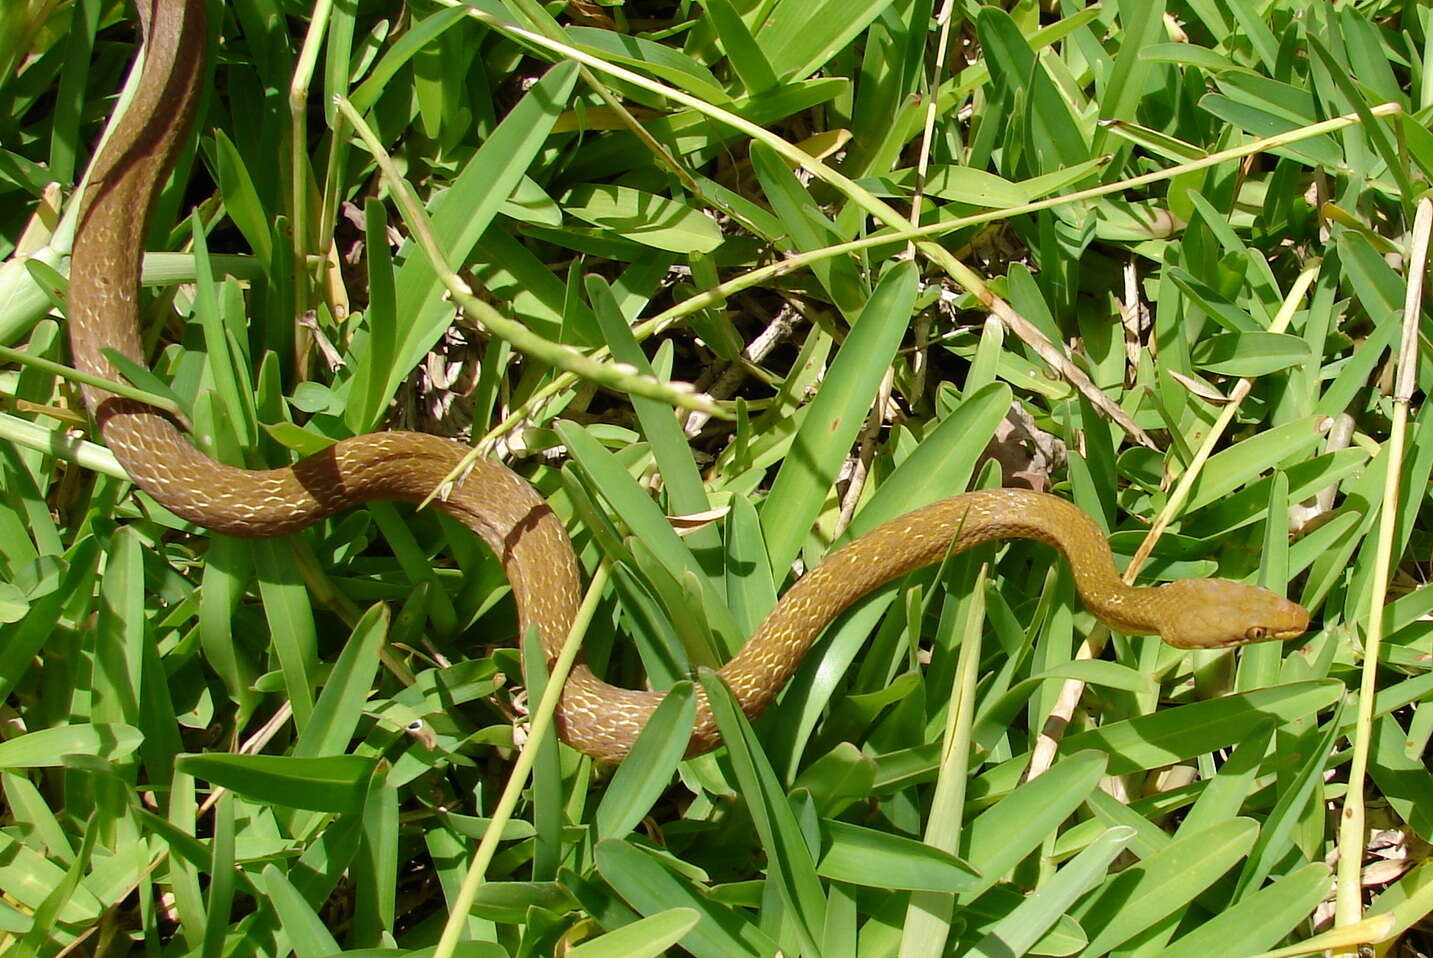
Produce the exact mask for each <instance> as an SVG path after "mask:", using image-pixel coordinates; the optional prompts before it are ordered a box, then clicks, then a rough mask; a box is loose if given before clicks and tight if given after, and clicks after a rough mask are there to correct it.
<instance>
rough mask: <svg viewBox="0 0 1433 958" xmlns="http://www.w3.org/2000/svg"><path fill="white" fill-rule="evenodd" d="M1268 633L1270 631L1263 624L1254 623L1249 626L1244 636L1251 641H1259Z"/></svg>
mask: <svg viewBox="0 0 1433 958" xmlns="http://www.w3.org/2000/svg"><path fill="white" fill-rule="evenodd" d="M1268 634H1269V633H1268V631H1267V630H1266V629H1265V628H1264V627H1263V626H1262V625H1253V626H1250V627H1249V631H1248V632H1245V633H1244V638H1246V639H1248V640H1249V641H1250V642H1258V641H1260V640H1262V639H1263V638H1264V637H1265V636H1267V635H1268Z"/></svg>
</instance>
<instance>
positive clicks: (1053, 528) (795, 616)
mask: <svg viewBox="0 0 1433 958" xmlns="http://www.w3.org/2000/svg"><path fill="white" fill-rule="evenodd" d="M1002 539H1031V540H1034V541H1036V542H1043V543H1045V544H1046V545H1050V546H1053V547H1054V548H1055V549H1058V550H1059V551H1060V552H1061V553H1062V554H1063V555H1064V556H1065V557H1066V558H1067V559H1068V560H1069V562H1070V566H1071V568H1072V569H1073V571H1074V576H1075V588H1076V590H1077V591H1078V592H1079V594H1080V598H1081V600H1082V601H1083V602H1084V604H1085V606H1086V607H1087V608H1088V609H1089V610H1090V611H1091V612H1093V613H1094V614H1095V616H1096V617H1098V618H1099V619H1100V620H1101V621H1102V622H1104V623H1105V624H1106V625H1108V626H1110V627H1111V628H1114V629H1117V630H1119V631H1120V632H1123V633H1126V634H1129V635H1150V634H1154V633H1156V632H1158V631H1159V618H1158V613H1159V608H1158V605H1159V603H1158V600H1157V596H1156V594H1155V590H1153V589H1137V588H1132V587H1130V586H1127V585H1125V583H1124V582H1123V581H1121V579H1120V577H1119V575H1118V573H1117V572H1116V570H1115V565H1114V555H1113V553H1111V552H1110V548H1109V545H1108V544H1107V543H1106V541H1105V534H1104V531H1103V530H1102V529H1100V527H1099V526H1098V525H1096V523H1095V521H1094V520H1093V519H1091V518H1090V517H1089V516H1088V515H1086V514H1085V512H1084V511H1083V510H1081V509H1080V508H1079V507H1077V506H1075V505H1074V504H1073V503H1070V502H1067V501H1065V500H1064V499H1060V498H1058V497H1056V496H1052V495H1048V494H1046V493H1040V492H1032V491H1029V490H1024V489H987V490H980V491H976V492H969V493H965V494H963V495H959V496H954V497H952V498H950V499H945V500H942V501H940V502H937V503H934V504H932V505H929V506H926V507H925V508H923V509H917V510H916V511H914V512H911V513H908V514H907V515H904V516H901V517H900V518H898V519H893V520H891V521H890V522H887V523H886V524H884V525H882V526H879V527H877V528H876V529H874V530H872V531H871V532H869V533H867V534H866V535H863V536H861V537H860V538H859V539H857V540H856V541H854V542H852V543H850V544H849V545H847V546H845V547H844V548H842V549H840V550H838V551H837V552H835V553H833V554H832V555H831V556H829V557H828V558H827V559H826V560H825V561H824V562H822V563H821V564H820V565H819V566H817V567H816V568H815V569H814V570H812V571H811V572H810V573H808V574H807V575H806V576H804V577H803V578H802V579H801V580H800V581H798V582H797V583H796V584H795V585H794V586H793V587H792V588H791V589H790V590H789V591H788V592H787V594H786V595H785V596H783V597H782V599H781V601H780V602H779V603H777V606H776V608H775V609H773V610H772V612H771V614H770V615H769V616H767V618H766V620H765V621H764V622H762V624H761V626H760V627H759V628H758V629H757V631H756V633H755V634H753V635H752V637H751V639H750V640H748V641H747V643H746V645H744V646H743V647H742V649H741V651H740V652H738V653H737V655H736V656H735V657H734V658H732V660H731V661H730V662H728V663H727V664H726V666H725V667H723V668H722V670H721V676H722V678H723V679H724V680H725V681H726V683H727V684H728V685H729V686H730V687H731V689H732V691H733V693H735V694H736V697H737V699H738V700H739V701H740V702H741V704H742V707H743V709H744V710H745V711H746V712H747V714H748V715H753V714H756V713H759V712H760V711H761V710H762V709H764V708H765V707H766V706H767V705H769V704H770V703H771V702H772V701H773V700H774V699H775V697H776V695H777V693H778V692H779V691H780V690H781V688H782V687H783V686H784V685H785V684H786V681H787V680H788V679H789V678H790V677H791V675H792V674H793V673H794V672H795V671H796V668H797V666H798V665H799V664H800V662H801V659H802V657H803V656H804V655H805V653H806V650H807V649H808V648H809V647H810V645H811V644H812V643H813V642H814V641H815V640H816V639H817V638H818V637H819V636H820V634H821V632H822V631H823V630H824V629H825V626H826V624H827V623H829V622H830V621H831V620H832V619H834V618H836V616H838V615H840V614H841V613H842V612H843V611H845V610H846V609H847V608H849V607H850V606H851V605H852V604H853V603H854V602H856V601H857V600H858V599H860V598H861V597H862V596H864V595H866V594H868V593H869V592H871V591H872V590H874V589H877V588H880V587H881V586H882V585H885V584H886V583H888V582H891V581H892V580H894V579H897V578H899V577H901V576H903V575H906V574H907V573H910V572H913V571H915V570H916V569H919V568H922V567H924V566H927V565H931V564H933V563H936V562H939V561H941V560H942V559H944V558H947V557H949V556H951V555H955V554H956V553H959V552H964V551H965V550H967V549H973V548H975V547H976V546H979V545H983V544H984V543H987V542H994V541H998V540H1002ZM704 705H705V703H701V706H704ZM701 706H699V719H700V717H701V714H700V710H701ZM702 733H703V729H702V727H701V722H700V721H699V722H698V730H697V735H696V736H695V737H694V739H693V746H692V748H691V750H690V751H691V752H696V751H701V750H702V749H703V748H709V747H712V746H713V745H714V744H715V743H716V740H715V738H714V737H713V738H711V739H710V740H705V741H698V739H699V738H700V737H701V735H702Z"/></svg>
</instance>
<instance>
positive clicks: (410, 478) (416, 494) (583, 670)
mask: <svg viewBox="0 0 1433 958" xmlns="http://www.w3.org/2000/svg"><path fill="white" fill-rule="evenodd" d="M137 6H138V10H139V15H140V21H141V30H142V33H143V37H144V51H145V52H144V56H143V63H142V66H141V67H140V70H141V72H140V77H139V81H138V83H137V85H136V87H135V92H134V95H133V97H132V99H131V102H130V103H129V105H128V108H127V109H126V110H125V111H124V112H123V114H122V116H121V117H120V118H119V119H118V121H117V122H116V123H115V124H114V126H113V129H112V131H111V132H110V134H109V136H108V138H107V139H106V140H104V141H103V143H102V144H101V145H100V147H99V149H98V150H97V151H96V153H95V155H94V157H93V159H92V161H91V168H90V172H89V178H88V184H87V186H86V188H85V190H84V194H83V197H82V199H81V201H80V207H79V213H78V218H77V225H76V232H75V238H74V242H73V245H72V248H71V260H70V279H69V292H68V316H67V322H68V327H69V336H70V346H71V357H72V361H73V363H74V366H75V368H76V369H78V370H81V371H83V372H85V373H88V374H91V375H92V376H96V377H101V378H103V379H105V380H109V381H111V382H114V381H120V380H122V379H123V377H122V375H121V371H120V369H118V368H116V364H115V363H113V362H111V361H110V359H109V358H108V356H107V355H106V353H107V351H111V350H112V351H113V352H115V353H117V354H119V355H122V356H124V357H126V358H127V359H128V360H129V361H130V362H132V363H138V364H144V362H145V349H144V346H143V339H142V336H141V332H140V328H141V326H140V295H139V278H140V263H141V254H142V249H143V245H144V241H145V237H146V232H147V229H148V225H149V220H150V217H151V214H152V210H153V207H154V205H155V201H156V199H157V197H158V194H159V192H160V191H161V190H162V189H163V187H164V185H165V183H166V182H167V180H168V178H169V176H170V174H171V172H172V171H173V168H174V165H175V162H176V157H177V155H178V154H179V153H180V151H181V149H182V145H183V140H184V138H185V136H186V135H187V132H188V130H189V128H190V126H191V125H192V121H193V117H194V113H195V108H196V101H197V99H198V95H199V83H200V76H201V74H202V70H203V64H204V56H205V47H206V43H207V39H206V27H205V21H204V3H203V0H138V3H137ZM81 392H82V395H83V398H84V402H85V404H86V406H87V407H88V409H89V410H90V413H91V415H92V416H93V419H94V422H95V424H96V426H97V428H98V430H99V433H100V435H101V436H102V437H103V439H104V442H105V444H106V445H107V446H108V447H109V448H110V449H111V450H112V451H113V454H114V456H115V458H116V459H117V460H118V462H119V463H120V464H121V466H122V467H123V468H124V470H125V471H126V472H127V473H128V475H129V477H130V478H131V479H132V481H133V483H134V484H135V485H136V486H138V487H139V488H140V489H142V490H143V491H144V492H146V493H148V494H149V496H151V497H152V498H153V499H154V500H155V501H156V502H158V503H160V504H161V505H163V506H164V507H165V508H167V509H169V510H170V511H171V512H173V513H174V514H176V515H177V516H179V517H181V518H182V519H184V520H187V521H188V522H191V523H193V524H195V525H196V526H199V527H202V528H204V529H207V530H210V531H212V532H215V533H220V534H224V535H230V536H238V537H248V538H258V537H267V536H280V535H285V534H287V533H292V532H295V531H298V530H301V529H303V528H305V527H307V526H309V525H312V524H313V523H315V522H318V521H319V520H321V519H323V518H325V517H327V516H331V515H333V514H334V513H337V512H339V511H342V510H346V509H350V508H352V507H354V506H356V505H359V504H361V503H364V502H371V501H375V500H394V501H407V502H415V503H418V502H423V501H426V500H428V499H429V497H430V494H432V493H433V492H434V490H435V489H438V488H440V487H442V486H443V485H444V483H445V482H446V481H447V479H448V476H449V473H450V472H452V471H453V470H455V469H456V468H457V467H458V466H459V464H460V463H461V461H462V460H463V459H464V458H465V457H466V456H467V454H468V453H469V452H470V448H469V447H468V446H466V445H464V444H462V443H460V442H458V441H456V440H452V439H445V438H440V437H436V436H431V435H426V434H422V433H414V432H400V431H389V432H375V433H371V434H368V435H362V436H357V437H353V438H347V439H343V440H341V441H339V442H337V443H335V444H333V445H331V446H329V447H327V448H326V449H324V450H322V451H320V452H317V453H314V454H311V455H309V456H307V457H305V458H302V459H300V460H298V461H297V462H295V463H294V464H293V465H291V466H288V467H284V468H277V469H247V468H239V467H235V466H230V465H227V464H225V463H222V462H218V461H216V460H215V459H213V458H211V457H209V456H208V455H206V454H204V453H203V452H201V451H200V450H199V449H198V448H196V446H195V444H194V443H193V442H191V441H190V440H189V439H188V438H187V436H186V434H185V431H184V430H183V429H182V428H181V427H180V425H179V424H178V423H177V422H176V420H175V419H173V418H171V416H170V415H169V414H167V413H166V412H164V411H162V410H160V409H158V408H156V407H154V406H151V405H148V404H146V403H144V402H142V401H139V400H136V399H132V398H124V397H121V396H117V395H115V394H114V393H112V392H109V391H107V390H105V389H103V388H102V387H99V386H94V385H82V386H81ZM433 506H434V507H435V508H438V509H440V510H442V511H444V512H446V513H447V514H449V515H450V516H452V517H454V518H455V519H457V520H458V521H459V522H461V523H462V524H463V525H464V526H466V527H467V528H468V529H470V530H472V532H473V533H474V534H475V535H477V536H478V537H479V538H480V539H482V540H483V542H484V543H486V545H487V547H488V548H489V549H490V550H491V551H492V553H493V555H494V556H495V557H496V558H497V560H498V561H499V562H500V563H501V565H502V568H503V571H504V574H505V575H506V577H507V580H508V584H509V587H510V589H511V592H512V597H513V601H514V603H515V605H516V608H517V624H518V628H519V630H520V631H521V632H523V633H524V634H526V632H527V631H528V630H529V629H531V630H535V631H536V633H537V635H538V636H539V637H540V640H541V645H542V649H543V652H544V655H545V657H546V658H547V661H548V664H549V666H550V665H551V663H552V661H553V660H554V659H555V658H556V656H557V654H558V651H559V649H560V647H561V645H562V643H563V642H564V641H565V640H566V637H567V635H568V632H569V630H570V629H571V628H572V624H573V622H574V619H575V617H576V614H577V610H578V606H579V602H580V598H581V581H582V580H581V575H580V570H579V564H578V561H577V558H576V556H575V553H574V551H573V548H572V545H571V542H570V540H569V538H568V534H567V530H566V528H565V526H564V525H563V523H562V521H561V520H560V519H559V517H558V516H557V514H556V513H555V512H554V511H553V509H552V508H551V507H550V506H549V504H548V503H547V501H546V500H545V499H544V498H543V497H542V496H541V495H540V494H539V493H538V492H537V491H536V490H535V489H534V488H533V487H532V486H531V485H529V484H528V482H527V481H526V480H524V479H523V478H521V477H520V476H519V475H518V474H517V473H515V472H513V471H512V470H510V469H509V468H508V467H507V466H505V465H503V464H501V463H499V462H497V461H495V460H491V459H487V458H479V459H477V460H476V462H474V463H472V464H471V465H470V467H469V468H468V469H467V471H466V472H464V473H462V475H461V478H460V479H459V480H458V481H457V482H455V483H453V484H451V486H450V487H449V488H448V489H447V491H446V493H445V494H444V495H442V496H440V497H437V498H435V499H434V500H433ZM1004 539H1031V540H1035V541H1037V542H1043V543H1046V544H1048V545H1050V546H1053V547H1054V548H1055V549H1057V550H1058V551H1059V552H1061V553H1063V555H1064V556H1065V558H1066V559H1067V560H1068V561H1069V563H1070V567H1071V569H1072V570H1073V577H1074V582H1075V587H1076V590H1077V591H1078V593H1079V596H1080V599H1081V601H1082V602H1083V603H1084V605H1085V607H1086V608H1087V609H1089V611H1090V612H1092V613H1093V614H1094V615H1095V616H1096V617H1097V618H1098V619H1099V620H1100V621H1101V622H1103V623H1105V624H1106V625H1108V626H1109V627H1110V628H1112V629H1115V630H1118V631H1120V632H1123V633H1126V634H1130V635H1158V636H1160V637H1161V638H1162V639H1163V640H1164V641H1165V642H1167V643H1169V644H1170V645H1172V646H1175V647H1177V648H1184V649H1219V648H1227V647H1231V646H1236V645H1242V644H1245V643H1249V642H1260V641H1271V640H1281V639H1287V638H1291V637H1294V636H1297V635H1299V634H1300V633H1302V632H1303V631H1304V630H1305V629H1306V628H1307V627H1308V623H1309V616H1308V613H1307V612H1306V611H1305V610H1304V608H1303V607H1302V606H1300V605H1298V604H1297V603H1295V602H1292V601H1290V600H1288V599H1286V598H1284V597H1283V596H1280V595H1278V594H1277V593H1275V592H1273V591H1270V590H1268V589H1265V588H1262V587H1259V586H1253V585H1246V584H1242V583H1238V582H1234V581H1231V580H1225V579H1181V580H1176V581H1173V582H1169V583H1165V584H1163V585H1158V586H1152V587H1146V586H1141V587H1136V586H1130V585H1127V584H1126V583H1125V582H1124V581H1122V580H1121V578H1120V576H1119V575H1118V574H1117V571H1116V567H1115V563H1114V557H1113V555H1112V553H1111V550H1110V548H1109V545H1108V544H1107V542H1106V539H1105V536H1104V533H1103V532H1102V531H1101V528H1100V526H1099V525H1098V524H1097V523H1096V522H1095V520H1094V519H1093V518H1091V517H1090V516H1089V515H1088V514H1087V513H1086V512H1084V511H1083V510H1081V509H1080V508H1078V507H1077V506H1075V505H1074V504H1073V503H1071V502H1068V501H1066V500H1064V499H1062V498H1060V497H1058V496H1055V495H1051V494H1048V493H1043V492H1035V491H1031V490H1025V489H984V490H977V491H972V492H966V493H963V494H960V495H955V496H952V497H950V498H947V499H944V500H941V501H939V502H935V503H933V504H931V505H927V506H924V507H923V508H919V509H916V510H915V511H912V512H909V513H907V514H906V515H903V516H901V517H899V518H896V519H892V520H891V521H889V522H886V523H885V524H883V525H880V526H878V527H876V528H874V529H873V530H871V531H869V532H867V533H866V534H864V535H862V536H860V537H858V538H856V539H854V540H853V541H851V542H850V543H849V544H846V545H844V546H843V547H841V548H839V549H838V550H836V551H834V552H833V553H832V554H831V555H830V556H828V557H827V558H826V559H825V560H824V561H822V562H821V563H819V564H817V565H816V566H815V568H813V569H811V570H810V571H809V572H807V573H806V574H805V575H803V576H801V577H800V578H798V579H797V580H796V582H795V583H794V585H792V586H791V587H790V588H789V589H788V590H787V591H786V592H785V594H784V595H783V596H782V597H781V598H780V600H779V601H778V602H777V603H776V605H775V606H774V607H773V608H772V610H771V611H770V613H769V614H768V615H767V616H766V618H765V619H764V620H763V621H762V622H761V624H760V625H759V627H758V628H757V629H756V630H755V631H754V632H753V633H752V635H751V636H750V637H749V638H748V639H747V641H746V642H745V644H744V645H743V646H742V647H741V648H740V649H739V650H738V651H737V653H736V654H735V655H734V656H733V657H732V658H731V659H730V660H729V661H728V662H727V663H726V664H725V665H723V666H722V667H721V668H720V670H719V672H718V674H719V675H720V677H721V678H722V680H723V681H724V682H725V683H726V684H727V686H728V687H729V688H730V689H731V691H732V693H733V694H734V696H735V698H736V700H737V701H738V703H739V704H740V706H741V709H742V711H743V712H745V714H746V715H747V716H748V717H752V718H754V717H756V716H758V715H760V713H761V712H762V711H763V710H764V709H765V708H766V707H767V706H768V705H770V704H771V703H772V702H773V701H774V700H775V699H776V697H777V696H778V694H779V693H780V692H781V690H782V688H783V687H784V686H785V685H786V683H787V681H788V680H789V679H790V678H791V677H792V675H793V674H794V673H795V671H796V669H797V667H798V666H799V664H800V663H801V661H802V659H803V657H804V656H805V654H806V652H807V650H808V649H809V648H810V647H811V645H812V644H813V643H814V642H815V641H816V639H817V638H818V637H819V636H820V635H821V634H822V632H823V630H824V629H825V628H826V626H827V625H828V624H830V623H831V622H832V621H833V620H834V619H835V618H836V617H837V616H839V615H840V614H841V613H842V612H843V611H844V610H845V609H847V608H848V607H849V606H850V605H851V604H852V603H854V602H856V601H857V600H858V599H860V598H861V597H863V596H865V595H867V594H868V593H870V592H871V591H872V590H874V589H877V588H879V587H880V586H882V585H884V584H886V583H889V582H891V581H893V580H895V579H897V578H899V577H901V576H904V575H906V574H908V573H910V572H912V571H914V570H916V569H919V568H921V567H923V566H926V565H930V564H932V563H935V562H937V561H940V560H942V559H944V558H945V557H947V556H951V555H954V554H956V553H959V552H961V551H963V550H966V549H970V548H973V547H975V546H977V545H980V544H982V543H988V542H994V541H999V540H1004ZM664 695H665V693H664V692H662V691H659V690H650V689H647V690H639V689H625V688H619V687H616V686H613V685H611V684H609V683H607V682H605V681H604V680H602V679H600V678H598V677H597V676H596V675H595V674H594V673H593V672H592V671H591V669H590V668H588V667H587V666H586V665H584V664H582V663H581V662H579V663H578V664H576V665H575V666H574V668H573V669H572V671H571V673H570V675H569V677H568V679H567V682H566V685H565V686H564V688H563V691H562V695H561V699H560V702H559V705H558V707H557V711H556V714H555V724H556V727H557V730H558V733H559V735H560V736H561V738H562V739H563V740H564V741H566V742H567V743H568V744H570V745H571V746H572V747H574V748H576V749H578V750H579V751H581V752H584V753H586V754H588V755H591V756H593V757H594V758H596V759H599V760H602V761H607V762H618V761H621V760H622V759H623V758H624V757H625V756H626V755H627V754H628V752H629V751H630V750H631V748H632V745H633V743H634V742H635V741H636V739H637V736H638V734H639V733H640V732H641V731H642V730H643V728H644V727H645V725H646V723H647V720H648V719H649V718H650V716H651V714H652V712H653V711H654V710H655V709H656V707H657V706H658V705H659V704H660V703H661V701H662V699H663V696H664ZM696 699H697V703H696V709H695V717H694V719H693V724H692V729H691V733H690V738H689V740H688V744H687V749H686V754H687V755H689V756H691V755H697V754H700V753H702V752H705V751H708V750H710V749H712V748H715V747H716V746H717V745H719V744H720V742H721V735H720V732H719V730H718V728H717V725H716V722H715V719H714V717H713V714H712V710H711V707H710V704H709V702H708V701H707V700H706V697H705V695H704V694H703V693H702V691H701V690H700V689H698V690H697V694H696Z"/></svg>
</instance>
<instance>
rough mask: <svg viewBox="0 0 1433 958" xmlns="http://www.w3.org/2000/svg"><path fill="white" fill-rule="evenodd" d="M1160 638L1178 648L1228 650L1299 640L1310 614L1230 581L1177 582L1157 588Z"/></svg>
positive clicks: (1261, 590) (1266, 592)
mask: <svg viewBox="0 0 1433 958" xmlns="http://www.w3.org/2000/svg"><path fill="white" fill-rule="evenodd" d="M1158 591H1159V593H1160V597H1161V600H1162V601H1161V605H1162V606H1164V615H1163V616H1162V618H1163V621H1164V625H1163V627H1162V628H1161V629H1160V637H1161V638H1163V639H1164V641H1165V642H1167V643H1169V644H1170V645H1172V646H1174V647H1175V648H1177V649H1226V648H1230V647H1232V646H1236V645H1245V644H1247V643H1250V642H1273V641H1281V640H1283V639H1292V638H1294V637H1295V636H1298V635H1302V634H1303V632H1304V630H1305V629H1307V628H1308V627H1309V613H1308V610H1306V609H1305V608H1304V607H1303V606H1301V605H1299V604H1298V603H1297V602H1290V601H1289V600H1288V599H1286V598H1284V597H1283V596H1281V595H1275V594H1274V593H1273V592H1270V591H1269V590H1268V589H1265V588H1261V587H1260V586H1256V585H1244V584H1243V583H1240V582H1230V581H1229V580H1228V579H1181V580H1179V581H1177V582H1170V583H1168V584H1167V585H1162V586H1160V587H1159V590H1158Z"/></svg>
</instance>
